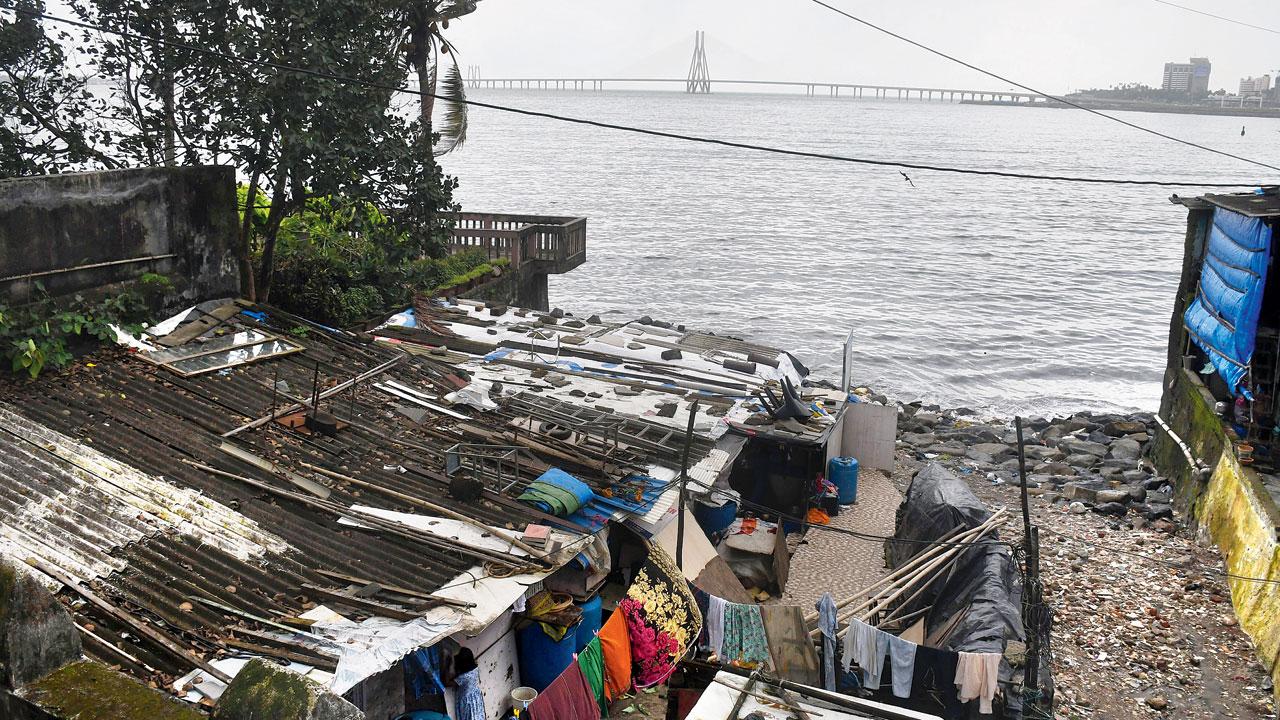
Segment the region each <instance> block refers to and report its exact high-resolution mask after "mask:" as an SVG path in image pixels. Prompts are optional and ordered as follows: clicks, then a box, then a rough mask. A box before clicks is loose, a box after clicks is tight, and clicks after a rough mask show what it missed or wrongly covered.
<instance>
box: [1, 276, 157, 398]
mask: <svg viewBox="0 0 1280 720" xmlns="http://www.w3.org/2000/svg"><path fill="white" fill-rule="evenodd" d="M142 311H143V305H142V300H141V298H139V297H138V296H137V295H135V294H133V293H123V294H121V295H115V296H111V297H107V298H104V299H102V300H99V301H97V302H94V303H87V302H85V300H84V298H82V297H81V296H79V295H77V296H76V297H75V300H74V305H73V306H70V307H67V306H60V305H58V304H56V303H55V302H53V301H52V300H50V299H49V298H47V297H45V298H43V299H41V300H40V301H38V302H35V303H32V304H30V305H23V306H21V307H15V308H8V309H6V308H4V307H0V357H3V358H5V359H7V360H8V361H9V367H10V369H11V370H12V371H13V372H14V373H25V374H27V375H29V376H30V377H31V378H32V379H34V378H36V377H38V376H39V375H40V373H41V372H42V371H44V370H45V369H46V368H61V367H64V366H66V364H67V363H69V362H71V360H72V359H73V358H74V357H75V355H74V353H73V349H76V348H77V347H81V348H87V347H90V346H96V345H98V344H101V343H106V342H110V341H113V340H114V339H115V331H114V330H112V329H111V326H112V325H120V326H124V327H126V328H133V327H134V326H133V323H135V322H137V321H138V320H139V319H140V315H141V314H142Z"/></svg>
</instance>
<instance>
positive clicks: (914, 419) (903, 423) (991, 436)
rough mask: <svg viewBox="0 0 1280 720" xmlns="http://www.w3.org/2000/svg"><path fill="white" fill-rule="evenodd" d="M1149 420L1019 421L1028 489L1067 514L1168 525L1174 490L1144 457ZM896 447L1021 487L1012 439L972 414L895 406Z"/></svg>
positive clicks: (1008, 430)
mask: <svg viewBox="0 0 1280 720" xmlns="http://www.w3.org/2000/svg"><path fill="white" fill-rule="evenodd" d="M1154 422H1155V418H1154V416H1153V415H1151V414H1150V413H1134V414H1131V415H1116V414H1094V413H1088V412H1082V413H1078V414H1075V415H1072V416H1071V417H1067V418H1055V419H1052V420H1048V419H1045V418H1038V417H1037V418H1031V419H1028V420H1026V421H1024V423H1023V443H1024V452H1025V454H1026V463H1027V489H1028V493H1030V494H1033V495H1040V496H1042V497H1043V498H1044V500H1045V501H1046V502H1050V503H1055V504H1063V505H1066V506H1067V507H1069V509H1070V510H1071V512H1075V513H1085V512H1089V511H1090V510H1092V511H1093V512H1096V513H1100V514H1103V515H1110V516H1115V517H1126V516H1130V514H1131V513H1132V519H1131V522H1132V524H1134V525H1136V526H1143V525H1145V524H1147V523H1156V524H1157V527H1158V528H1159V527H1160V526H1162V525H1164V524H1167V523H1168V522H1169V521H1170V519H1171V518H1172V517H1173V508H1172V494H1173V490H1172V487H1171V486H1170V484H1169V482H1167V481H1166V480H1165V478H1162V477H1160V476H1159V475H1156V474H1154V472H1153V471H1152V469H1151V466H1150V464H1149V463H1147V462H1146V461H1145V460H1144V458H1145V456H1146V454H1147V452H1148V449H1149V447H1150V444H1151V439H1152V437H1153V433H1154ZM898 433H899V434H898V442H899V445H900V446H901V447H902V448H903V449H905V450H908V451H910V452H913V453H914V454H915V455H916V457H917V458H918V459H921V460H935V461H940V462H943V463H944V464H947V465H950V466H952V467H953V468H954V469H955V470H957V471H958V472H960V473H963V474H972V473H981V474H983V475H984V476H985V477H986V478H987V479H988V480H990V481H991V482H993V483H997V484H999V483H1007V484H1012V485H1017V484H1020V482H1021V479H1020V476H1019V473H1018V437H1017V433H1016V432H1015V431H1014V429H1013V427H1011V426H1010V425H1009V424H1005V423H1003V422H1000V421H990V420H979V419H978V418H977V417H976V416H974V415H973V414H972V413H971V412H970V411H966V410H964V409H961V410H949V411H942V410H940V409H939V408H937V407H935V406H925V405H920V404H918V403H913V404H910V405H903V406H901V414H900V417H899V420H898Z"/></svg>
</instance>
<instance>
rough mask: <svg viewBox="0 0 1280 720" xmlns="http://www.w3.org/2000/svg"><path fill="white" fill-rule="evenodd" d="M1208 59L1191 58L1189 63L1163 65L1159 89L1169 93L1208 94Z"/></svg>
mask: <svg viewBox="0 0 1280 720" xmlns="http://www.w3.org/2000/svg"><path fill="white" fill-rule="evenodd" d="M1212 69H1213V65H1212V64H1210V63H1209V58H1191V62H1185V63H1172V62H1171V63H1165V64H1164V81H1163V82H1162V83H1161V85H1160V87H1161V88H1162V89H1164V90H1169V91H1171V92H1181V93H1187V94H1189V95H1204V94H1206V93H1208V92H1209V71H1210V70H1212Z"/></svg>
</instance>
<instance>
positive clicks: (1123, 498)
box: [1094, 489, 1129, 505]
mask: <svg viewBox="0 0 1280 720" xmlns="http://www.w3.org/2000/svg"><path fill="white" fill-rule="evenodd" d="M1094 502H1097V503H1101V504H1104V505H1105V504H1107V503H1127V502H1129V491H1128V489H1120V490H1112V489H1107V490H1099V491H1098V492H1097V493H1095V494H1094Z"/></svg>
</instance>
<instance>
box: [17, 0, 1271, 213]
mask: <svg viewBox="0 0 1280 720" xmlns="http://www.w3.org/2000/svg"><path fill="white" fill-rule="evenodd" d="M814 1H815V2H817V1H818V0H814ZM0 7H3V8H4V9H7V10H10V11H11V12H14V13H20V14H23V15H29V16H32V17H38V18H41V19H44V20H48V21H50V22H56V23H63V24H66V25H71V26H75V27H79V28H83V29H87V30H94V31H97V32H102V33H108V34H112V35H118V36H120V37H125V38H130V39H135V40H145V41H147V42H150V43H155V44H159V45H166V46H169V47H174V48H178V49H183V50H188V51H191V52H195V53H199V54H202V55H207V56H210V57H217V58H221V59H223V60H227V61H228V62H232V63H237V64H249V65H256V66H260V67H268V68H272V69H275V70H279V71H281V72H289V73H296V74H299V75H307V76H311V77H318V78H322V79H326V80H331V81H334V82H340V83H346V84H351V85H361V86H364V87H368V88H371V89H375V90H386V91H389V92H397V93H404V94H408V95H417V96H420V97H432V98H435V99H437V100H454V101H458V102H462V103H464V104H466V105H468V106H471V107H477V108H483V109H486V110H494V111H497V112H504V113H510V114H514V115H520V116H524V117H535V118H541V119H545V120H554V121H557V122H563V123H569V124H574V125H582V126H587V127H595V128H600V129H605V130H616V131H619V132H627V133H632V134H636V135H646V136H650V137H658V138H664V139H668V140H678V141H682V142H689V143H698V144H703V145H714V146H719V147H727V148H733V149H737V150H749V151H753V152H761V153H769V154H774V155H784V156H790V157H802V158H809V159H815V160H830V161H836V162H846V163H854V164H859V165H871V166H877V167H892V168H905V169H909V170H926V171H932V172H943V173H954V174H960V175H978V176H988V177H999V178H1009V179H1016V180H1045V181H1050V182H1067V183H1088V184H1097V185H1126V186H1154V187H1187V188H1253V187H1263V186H1269V185H1271V184H1272V183H1262V182H1255V181H1249V182H1231V183H1221V182H1218V183H1210V182H1192V181H1179V180H1151V179H1123V178H1097V177H1080V176H1070V175H1044V174H1036V173H1021V172H1014V171H1007V170H984V169H978V168H964V167H954V166H947V165H934V164H928V163H920V162H911V161H905V160H880V159H872V158H862V157H853V156H848V155H836V154H832V153H819V152H809V151H803V150H790V149H785V148H778V147H771V146H766V145H756V144H752V143H744V142H737V141H732V140H724V139H720V138H712V137H705V136H698V135H688V134H683V133H677V132H668V131H664V130H654V129H652V128H641V127H635V126H631V125H620V124H617V123H609V122H603V121H599V120H587V119H585V118H578V117H570V116H567V115H559V114H556V113H548V112H541V111H537V110H528V109H524V108H516V107H511V106H507V105H498V104H496V103H487V102H481V101H478V100H470V99H465V100H464V99H460V98H450V97H447V96H442V95H440V94H438V93H427V92H423V91H420V90H415V89H413V88H408V87H403V86H397V85H387V84H384V83H378V82H374V81H370V80H362V79H360V78H353V77H347V76H343V75H337V74H335V73H330V72H326V71H322V70H314V69H310V68H301V67H296V66H291V65H285V64H282V63H277V62H273V61H270V60H258V59H250V58H243V57H238V56H235V55H232V54H230V53H224V52H221V51H217V50H210V49H208V48H201V47H197V46H194V45H188V44H185V43H180V42H174V41H171V40H162V39H158V38H148V37H144V36H140V35H136V34H134V33H130V32H128V31H124V30H117V29H114V28H107V27H103V26H100V25H94V24H92V23H87V22H82V21H79V20H71V19H68V18H60V17H57V16H53V15H48V14H46V13H39V12H33V11H30V10H23V9H16V8H14V7H12V6H0ZM828 7H829V6H828ZM1033 92H1034V91H1033ZM1090 112H1096V111H1092V110H1091V111H1090ZM1098 114H1102V113H1098ZM1113 119H1114V118H1113ZM1117 121H1118V122H1122V123H1124V124H1126V125H1133V124H1132V123H1128V122H1125V121H1123V120H1118V119H1117ZM1134 127H1138V128H1139V129H1144V130H1145V128H1141V127H1140V126H1137V125H1134ZM1148 132H1154V131H1148ZM1157 134H1160V133H1157ZM1165 137H1170V136H1165ZM1170 139H1174V140H1177V138H1172V137H1170ZM1178 141H1179V142H1184V143H1187V144H1190V145H1194V143H1190V142H1188V141H1183V140H1178ZM1196 147H1203V146H1199V145H1196ZM1203 149H1205V150H1210V151H1212V152H1219V151H1213V150H1212V149H1211V148H1203ZM1222 154H1226V153H1222ZM1230 157H1233V158H1236V159H1239V160H1244V161H1245V162H1251V163H1254V164H1256V165H1261V166H1263V167H1267V168H1271V169H1274V170H1280V167H1275V166H1271V165H1266V164H1265V163H1259V162H1256V161H1252V160H1247V159H1245V158H1239V157H1237V156H1234V155H1231V156H1230Z"/></svg>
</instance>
